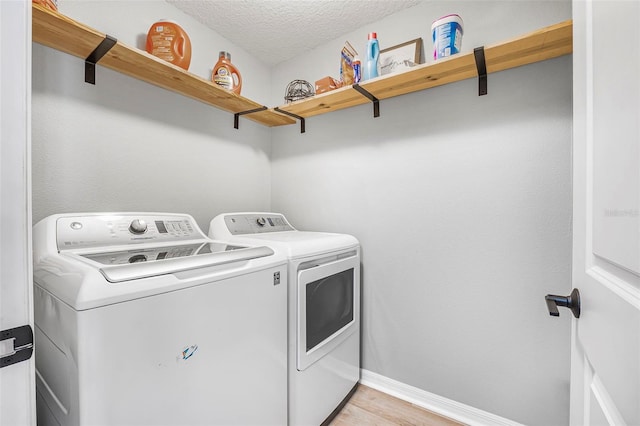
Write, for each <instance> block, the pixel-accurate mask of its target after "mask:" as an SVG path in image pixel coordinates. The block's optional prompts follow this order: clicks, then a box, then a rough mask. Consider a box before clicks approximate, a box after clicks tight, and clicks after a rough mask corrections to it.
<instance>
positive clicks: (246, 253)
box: [61, 242, 274, 283]
mask: <svg viewBox="0 0 640 426" xmlns="http://www.w3.org/2000/svg"><path fill="white" fill-rule="evenodd" d="M273 254H274V252H273V250H271V249H270V248H268V247H243V246H237V245H229V244H224V243H218V242H205V243H197V244H183V245H174V246H158V247H147V248H142V247H140V248H136V249H133V250H120V251H111V252H96V253H83V254H80V253H72V252H67V253H61V255H62V256H69V257H71V258H74V259H76V260H79V261H82V262H85V263H88V264H90V265H92V266H94V267H97V268H98V270H99V271H100V273H101V274H102V275H103V276H104V277H105V279H106V280H107V281H109V282H110V283H119V282H123V281H131V280H136V279H140V278H148V277H154V276H158V275H165V274H171V273H174V272H181V271H187V270H190V269H197V268H203V267H209V266H218V265H223V264H227V263H233V262H242V261H247V260H251V259H258V258H261V257H266V256H271V255H273Z"/></svg>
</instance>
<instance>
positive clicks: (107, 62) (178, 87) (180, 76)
mask: <svg viewBox="0 0 640 426" xmlns="http://www.w3.org/2000/svg"><path fill="white" fill-rule="evenodd" d="M105 36H106V34H103V33H100V32H98V31H96V30H94V29H92V28H89V27H87V26H85V25H83V24H81V23H79V22H76V21H74V20H72V19H70V18H68V17H66V16H64V15H61V14H59V13H57V12H53V11H50V10H48V9H45V8H44V7H41V6H40V5H37V4H34V5H33V41H35V42H37V43H40V44H43V45H45V46H48V47H51V48H53V49H57V50H60V51H62V52H65V53H68V54H70V55H73V56H77V57H79V58H82V59H86V58H87V57H88V56H89V55H90V54H91V52H93V50H94V49H95V48H96V46H98V45H99V44H100V43H101V42H102V40H104V38H105ZM98 64H99V65H102V66H105V67H107V68H111V69H112V70H115V71H118V72H120V73H123V74H126V75H128V76H131V77H134V78H137V79H138V80H142V81H146V82H147V83H151V84H153V85H156V86H159V87H162V88H164V89H167V90H171V91H173V92H176V93H180V94H182V95H184V96H187V97H189V98H192V99H195V100H198V101H201V102H204V103H205V104H209V105H212V106H214V107H216V108H219V109H222V110H224V111H228V112H230V113H233V114H236V113H242V112H245V111H250V110H253V109H257V108H261V107H262V105H261V104H259V103H257V102H254V101H252V100H250V99H247V98H245V97H242V96H238V95H236V94H235V93H232V92H229V91H227V90H225V89H222V88H220V87H218V86H217V85H215V84H214V83H212V82H210V81H208V80H205V79H203V78H200V77H198V76H196V75H194V74H191V73H189V72H187V71H185V70H183V69H182V68H180V67H177V66H175V65H173V64H171V63H169V62H165V61H163V60H161V59H158V58H156V57H155V56H153V55H150V54H148V53H147V52H144V51H142V50H140V49H136V48H133V47H129V46H127V45H125V44H124V43H121V42H120V41H118V42H117V43H116V44H115V46H113V48H111V50H109V51H108V52H107V54H106V55H105V56H103V57H102V59H100V61H99V62H98ZM244 116H245V117H246V118H248V119H250V120H253V121H255V122H257V123H260V124H263V125H265V126H269V127H271V126H282V125H287V124H293V123H295V120H294V119H292V118H290V117H288V116H286V115H284V114H280V113H278V112H276V111H273V109H267V110H264V111H260V112H254V113H251V114H246V115H244Z"/></svg>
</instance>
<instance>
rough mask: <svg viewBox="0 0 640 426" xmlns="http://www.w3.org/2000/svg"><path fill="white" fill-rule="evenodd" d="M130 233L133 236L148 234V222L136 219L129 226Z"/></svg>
mask: <svg viewBox="0 0 640 426" xmlns="http://www.w3.org/2000/svg"><path fill="white" fill-rule="evenodd" d="M129 232H131V233H132V234H144V233H145V232H147V222H145V221H144V220H142V219H134V220H132V221H131V224H130V225H129Z"/></svg>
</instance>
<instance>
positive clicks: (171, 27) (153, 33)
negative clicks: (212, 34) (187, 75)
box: [147, 19, 191, 70]
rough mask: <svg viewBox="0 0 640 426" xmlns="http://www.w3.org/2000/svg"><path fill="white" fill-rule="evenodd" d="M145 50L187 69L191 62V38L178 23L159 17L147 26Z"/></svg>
mask: <svg viewBox="0 0 640 426" xmlns="http://www.w3.org/2000/svg"><path fill="white" fill-rule="evenodd" d="M147 52H149V53H151V54H152V55H153V56H156V57H158V58H160V59H164V60H165V61H167V62H171V63H172V64H174V65H177V66H179V67H180V68H184V69H185V70H188V69H189V64H190V63H191V40H189V36H188V35H187V33H186V32H185V31H184V30H183V29H182V28H181V27H180V25H178V24H176V23H175V22H173V21H168V20H165V19H161V20H159V21H158V22H156V23H154V24H153V25H152V26H151V28H149V33H148V34H147Z"/></svg>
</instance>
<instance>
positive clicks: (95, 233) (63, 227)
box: [56, 213, 206, 250]
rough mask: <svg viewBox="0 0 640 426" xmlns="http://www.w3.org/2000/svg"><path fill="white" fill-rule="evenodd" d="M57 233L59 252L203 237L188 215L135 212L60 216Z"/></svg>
mask: <svg viewBox="0 0 640 426" xmlns="http://www.w3.org/2000/svg"><path fill="white" fill-rule="evenodd" d="M56 234H57V235H56V242H57V245H58V250H68V249H83V248H91V247H106V246H114V245H123V244H136V243H156V242H158V243H162V242H179V241H183V240H195V239H202V238H206V236H205V235H204V234H203V233H202V231H200V228H198V225H197V224H196V223H195V220H194V219H193V218H192V217H191V216H188V215H171V214H162V215H157V216H152V215H149V214H135V213H132V214H115V215H100V214H96V215H86V216H62V217H59V218H58V220H57V223H56Z"/></svg>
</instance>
